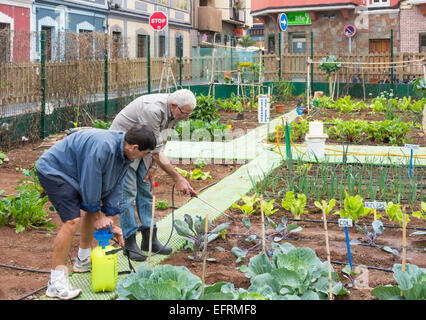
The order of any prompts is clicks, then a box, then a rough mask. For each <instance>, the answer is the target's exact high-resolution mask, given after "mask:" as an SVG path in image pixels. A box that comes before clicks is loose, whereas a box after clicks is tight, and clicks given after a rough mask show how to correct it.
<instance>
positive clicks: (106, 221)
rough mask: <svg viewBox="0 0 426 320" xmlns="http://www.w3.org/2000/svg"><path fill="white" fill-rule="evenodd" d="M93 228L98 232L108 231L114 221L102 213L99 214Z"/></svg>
mask: <svg viewBox="0 0 426 320" xmlns="http://www.w3.org/2000/svg"><path fill="white" fill-rule="evenodd" d="M93 226H94V227H95V229H98V230H102V229H108V228H109V227H111V226H112V219H111V218H108V217H107V216H105V215H104V214H103V213H102V212H98V214H97V217H96V219H95V222H94V224H93Z"/></svg>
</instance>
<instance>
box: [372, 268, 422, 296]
mask: <svg viewBox="0 0 426 320" xmlns="http://www.w3.org/2000/svg"><path fill="white" fill-rule="evenodd" d="M425 271H426V269H424V268H419V267H418V266H416V265H413V264H410V263H407V264H406V265H405V271H403V270H402V265H401V264H394V266H393V272H394V273H393V277H394V279H395V280H396V282H397V283H398V286H379V287H376V288H374V289H373V290H372V291H371V294H372V295H374V296H376V297H377V298H378V299H380V300H425V299H426V272H425ZM401 292H402V295H401Z"/></svg>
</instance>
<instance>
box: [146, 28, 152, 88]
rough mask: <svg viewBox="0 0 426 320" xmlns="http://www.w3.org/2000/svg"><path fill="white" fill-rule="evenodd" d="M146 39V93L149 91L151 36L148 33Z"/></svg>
mask: <svg viewBox="0 0 426 320" xmlns="http://www.w3.org/2000/svg"><path fill="white" fill-rule="evenodd" d="M147 40H148V46H147V50H148V51H147V55H146V57H147V63H146V65H147V76H148V80H147V81H148V83H147V85H148V93H151V36H150V35H148V36H147Z"/></svg>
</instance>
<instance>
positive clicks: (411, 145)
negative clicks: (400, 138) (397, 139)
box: [405, 143, 419, 150]
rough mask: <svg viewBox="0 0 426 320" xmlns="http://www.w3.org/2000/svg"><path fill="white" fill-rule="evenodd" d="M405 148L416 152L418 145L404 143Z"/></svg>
mask: <svg viewBox="0 0 426 320" xmlns="http://www.w3.org/2000/svg"><path fill="white" fill-rule="evenodd" d="M405 147H406V148H407V149H413V150H417V149H418V148H419V145H418V144H409V143H406V144H405Z"/></svg>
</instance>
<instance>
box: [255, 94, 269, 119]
mask: <svg viewBox="0 0 426 320" xmlns="http://www.w3.org/2000/svg"><path fill="white" fill-rule="evenodd" d="M258 102H259V103H258V109H257V110H258V121H259V123H268V122H269V114H270V104H271V99H270V98H269V96H267V95H266V94H262V95H260V96H259V101H258Z"/></svg>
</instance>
